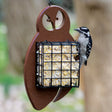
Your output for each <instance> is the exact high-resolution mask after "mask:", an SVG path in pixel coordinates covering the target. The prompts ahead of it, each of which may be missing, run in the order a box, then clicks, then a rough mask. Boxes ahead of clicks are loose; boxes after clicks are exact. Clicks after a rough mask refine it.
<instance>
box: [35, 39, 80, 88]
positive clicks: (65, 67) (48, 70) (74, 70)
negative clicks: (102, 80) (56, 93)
mask: <svg viewBox="0 0 112 112" xmlns="http://www.w3.org/2000/svg"><path fill="white" fill-rule="evenodd" d="M79 46H80V45H79V43H78V42H76V41H73V42H70V41H65V42H48V41H44V42H37V43H36V86H37V87H41V88H50V87H79V84H80V58H79V59H75V57H77V56H79V55H80V49H79V48H80V47H79Z"/></svg>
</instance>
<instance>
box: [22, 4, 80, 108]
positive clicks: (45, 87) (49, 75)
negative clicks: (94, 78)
mask: <svg viewBox="0 0 112 112" xmlns="http://www.w3.org/2000/svg"><path fill="white" fill-rule="evenodd" d="M47 24H49V25H51V26H47ZM36 28H37V33H36V34H35V36H34V38H33V40H32V42H31V44H30V46H29V48H28V51H27V54H26V58H25V65H24V79H25V86H26V90H27V93H28V96H29V99H30V101H31V103H32V105H33V106H34V108H35V109H37V110H41V109H43V108H44V107H45V106H47V105H48V104H49V103H50V102H51V101H54V102H55V101H58V100H59V99H61V98H62V97H64V96H65V95H66V94H67V93H68V92H69V91H70V89H71V88H72V87H79V78H80V58H78V59H76V57H77V56H79V54H80V49H79V43H78V42H76V41H74V40H73V38H72V36H71V35H70V34H69V30H70V20H69V17H68V15H67V13H66V12H65V11H64V10H63V9H62V8H61V7H59V6H55V5H52V6H48V7H47V8H45V9H43V10H42V12H41V13H40V15H39V16H38V19H37V25H36ZM57 93H58V94H57Z"/></svg>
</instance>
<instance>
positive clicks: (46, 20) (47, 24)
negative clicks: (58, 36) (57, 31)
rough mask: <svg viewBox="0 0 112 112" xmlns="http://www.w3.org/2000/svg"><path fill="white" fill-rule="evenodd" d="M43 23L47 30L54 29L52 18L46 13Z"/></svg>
mask: <svg viewBox="0 0 112 112" xmlns="http://www.w3.org/2000/svg"><path fill="white" fill-rule="evenodd" d="M42 23H43V26H44V28H45V29H46V30H48V31H53V27H52V23H51V20H50V18H49V17H48V16H47V15H46V14H45V15H44V16H43V19H42Z"/></svg>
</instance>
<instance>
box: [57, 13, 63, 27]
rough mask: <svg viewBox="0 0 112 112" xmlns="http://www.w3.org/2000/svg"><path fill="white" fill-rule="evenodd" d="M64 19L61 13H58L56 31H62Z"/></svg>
mask: <svg viewBox="0 0 112 112" xmlns="http://www.w3.org/2000/svg"><path fill="white" fill-rule="evenodd" d="M63 23H64V17H63V14H62V12H61V11H58V12H57V15H56V20H55V27H56V29H60V28H61V27H62V26H63Z"/></svg>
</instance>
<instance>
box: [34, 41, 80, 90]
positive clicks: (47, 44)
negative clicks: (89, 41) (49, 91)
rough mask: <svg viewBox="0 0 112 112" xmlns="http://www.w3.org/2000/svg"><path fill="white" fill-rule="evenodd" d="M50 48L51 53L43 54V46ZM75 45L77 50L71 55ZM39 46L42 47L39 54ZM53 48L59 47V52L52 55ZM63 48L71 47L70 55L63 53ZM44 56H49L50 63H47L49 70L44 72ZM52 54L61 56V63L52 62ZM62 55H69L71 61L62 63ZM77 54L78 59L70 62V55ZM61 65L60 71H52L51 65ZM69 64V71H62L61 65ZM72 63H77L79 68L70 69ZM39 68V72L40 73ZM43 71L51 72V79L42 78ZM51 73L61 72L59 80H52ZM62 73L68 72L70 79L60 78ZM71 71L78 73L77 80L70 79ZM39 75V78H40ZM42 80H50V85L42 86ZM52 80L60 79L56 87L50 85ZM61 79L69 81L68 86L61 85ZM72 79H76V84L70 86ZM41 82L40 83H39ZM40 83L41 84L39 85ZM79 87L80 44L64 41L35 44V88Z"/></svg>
mask: <svg viewBox="0 0 112 112" xmlns="http://www.w3.org/2000/svg"><path fill="white" fill-rule="evenodd" d="M49 45H50V46H51V53H44V46H49ZM73 45H75V46H76V47H77V49H78V52H77V53H72V46H73ZM40 46H42V50H41V51H42V52H41V53H40ZM53 46H61V52H60V53H53ZM63 46H71V52H70V53H63V52H62V50H63ZM45 54H51V61H47V63H51V69H50V70H45V69H44V63H45V61H44V55H45ZM53 54H61V61H53ZM63 54H70V55H71V59H70V61H62V55H63ZM73 54H77V55H79V59H78V60H75V61H72V55H73ZM40 58H41V64H40ZM56 62H57V63H58V62H60V63H61V69H59V70H53V63H56ZM68 62H69V63H70V70H63V69H62V63H68ZM72 62H78V63H79V67H78V69H77V70H73V69H72ZM40 67H41V71H40ZM44 71H51V77H50V78H45V77H44ZM53 71H60V72H61V77H60V78H53ZM62 71H70V77H69V78H62ZM72 71H77V72H78V78H72ZM40 73H41V76H40ZM44 79H49V80H51V83H50V84H49V86H45V85H44ZM53 79H60V80H61V81H60V84H59V85H58V86H56V85H53V84H52V80H53ZM63 79H70V85H64V86H63V85H62V80H63ZM72 79H77V80H78V81H77V84H75V85H72ZM40 80H41V81H40ZM40 83H41V84H40ZM79 85H80V44H79V43H78V42H76V41H72V42H71V41H68V40H67V41H64V42H49V41H44V42H37V43H36V86H37V87H39V88H52V87H76V88H78V87H79Z"/></svg>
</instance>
